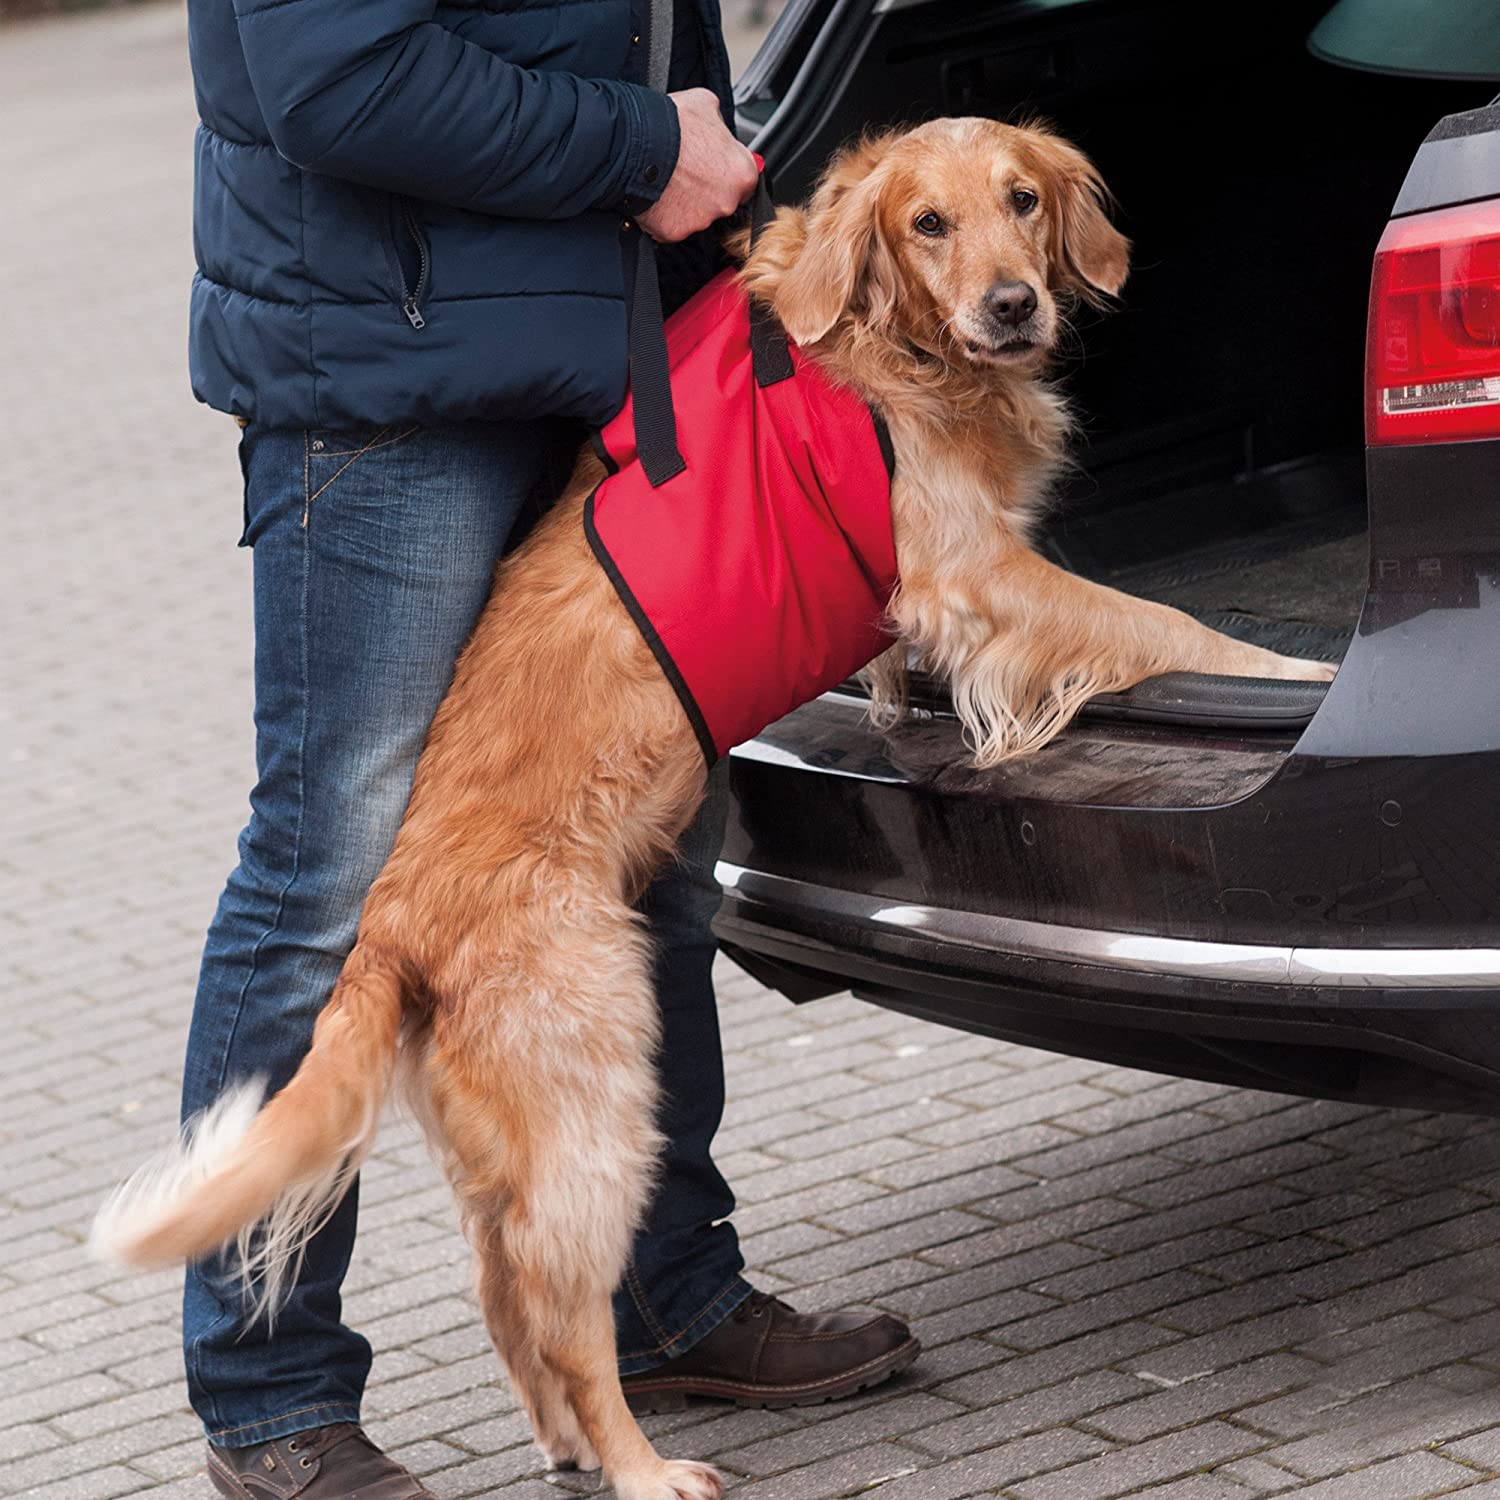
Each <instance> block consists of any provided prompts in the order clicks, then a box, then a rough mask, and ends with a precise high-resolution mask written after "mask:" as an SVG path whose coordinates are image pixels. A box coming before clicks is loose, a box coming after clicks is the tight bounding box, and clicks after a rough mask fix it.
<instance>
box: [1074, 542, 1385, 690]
mask: <svg viewBox="0 0 1500 1500" xmlns="http://www.w3.org/2000/svg"><path fill="white" fill-rule="evenodd" d="M1368 574H1369V546H1368V539H1367V536H1366V532H1365V529H1364V516H1363V515H1362V514H1359V513H1350V514H1348V515H1344V516H1339V517H1327V518H1320V519H1318V520H1316V521H1305V522H1298V523H1294V524H1292V525H1288V526H1285V527H1282V528H1278V530H1277V531H1275V532H1274V533H1272V534H1270V535H1262V536H1257V537H1246V538H1239V539H1236V540H1234V541H1231V542H1225V543H1221V544H1218V545H1215V546H1211V547H1205V548H1202V549H1200V550H1199V551H1196V552H1191V553H1188V554H1186V555H1185V556H1181V557H1174V558H1171V559H1169V560H1166V561H1161V562H1153V563H1146V564H1142V565H1139V566H1136V567H1131V568H1123V569H1120V570H1119V571H1117V572H1112V573H1110V574H1108V575H1107V576H1105V577H1104V578H1102V579H1101V580H1100V581H1101V582H1104V583H1108V584H1110V585H1111V586H1112V587H1114V588H1118V589H1123V590H1125V591H1126V592H1127V593H1131V594H1136V595H1139V596H1140V597H1141V598H1143V599H1154V600H1156V601H1157V602H1158V603H1160V604H1171V605H1174V606H1175V607H1176V608H1178V609H1180V610H1183V611H1184V612H1185V613H1187V614H1190V615H1192V616H1193V617H1194V618H1195V619H1198V620H1201V621H1202V622H1203V623H1204V624H1205V625H1209V626H1212V627H1213V628H1214V629H1215V630H1222V631H1223V632H1224V633H1225V634H1226V635H1232V636H1235V637H1236V638H1237V639H1239V640H1243V641H1250V642H1251V643H1252V644H1254V645H1257V646H1264V647H1266V648H1267V649H1269V650H1272V651H1279V652H1281V653H1283V654H1284V655H1287V656H1307V657H1312V658H1314V659H1316V660H1319V661H1338V660H1339V659H1340V658H1341V657H1342V656H1343V654H1344V651H1345V650H1346V648H1347V647H1348V644H1349V638H1350V636H1352V635H1353V633H1354V625H1355V622H1356V621H1357V620H1358V618H1359V610H1360V604H1361V602H1362V601H1363V599H1364V593H1365V584H1366V581H1367V578H1368Z"/></svg>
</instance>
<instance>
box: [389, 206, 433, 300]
mask: <svg viewBox="0 0 1500 1500" xmlns="http://www.w3.org/2000/svg"><path fill="white" fill-rule="evenodd" d="M386 236H387V241H386V245H387V249H388V251H389V252H390V258H391V269H392V271H393V272H394V274H395V279H396V285H397V287H398V289H399V303H400V307H401V312H402V315H403V316H404V317H405V319H406V321H407V322H408V323H410V324H411V326H412V327H413V328H425V327H426V326H427V316H426V314H425V313H424V311H423V304H424V302H425V301H426V298H427V291H428V288H429V286H430V284H431V281H432V247H431V246H430V245H429V244H428V242H427V234H426V231H424V230H423V228H422V221H421V220H420V219H419V218H418V217H417V209H416V205H415V204H414V203H413V202H412V201H411V199H410V198H406V197H402V196H401V195H400V194H396V193H393V194H392V195H391V200H390V215H389V222H388V223H387V226H386Z"/></svg>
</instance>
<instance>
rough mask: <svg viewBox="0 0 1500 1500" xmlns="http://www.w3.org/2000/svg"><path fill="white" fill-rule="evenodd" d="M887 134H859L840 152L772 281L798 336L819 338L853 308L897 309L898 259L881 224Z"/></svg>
mask: <svg viewBox="0 0 1500 1500" xmlns="http://www.w3.org/2000/svg"><path fill="white" fill-rule="evenodd" d="M889 139H890V138H889V137H884V136H882V137H879V138H875V139H871V140H865V141H861V142H860V144H859V145H857V146H854V147H851V148H850V149H849V150H847V151H845V152H844V153H843V154H842V155H841V156H839V157H837V158H836V159H835V160H834V162H833V163H832V165H831V166H830V167H829V169H828V171H827V173H826V174H825V176H824V178H823V182H822V184H821V186H820V187H819V188H818V191H817V192H816V193H815V194H814V195H813V200H812V202H811V203H810V204H809V205H808V207H807V210H806V212H805V214H804V215H803V216H802V221H801V228H802V241H801V243H800V245H798V246H797V247H796V251H795V254H793V255H792V256H791V257H790V258H789V260H788V263H787V264H786V265H785V266H784V267H783V268H782V270H781V274H780V275H779V276H778V277H777V278H776V285H775V287H774V288H773V289H768V290H770V292H771V300H772V303H773V305H774V306H775V309H776V313H777V316H778V317H779V318H780V319H781V322H782V324H783V326H784V327H785V328H786V331H787V332H788V333H789V334H790V335H791V336H792V338H793V339H795V340H796V341H797V343H799V344H816V343H817V342H818V340H819V339H821V338H823V337H825V336H826V335H827V333H828V331H829V330H830V329H831V328H832V327H833V325H834V324H835V323H837V322H838V320H839V319H840V318H841V317H842V316H843V315H844V314H845V313H846V312H849V311H851V310H858V311H859V312H860V313H862V314H863V315H864V316H865V317H866V318H868V319H869V320H870V321H871V322H874V323H880V322H884V321H886V320H887V319H889V317H890V316H891V315H892V313H893V312H894V311H895V306H896V275H895V265H894V262H893V261H892V259H891V255H890V251H889V250H888V249H887V248H886V245H885V242H884V239H883V238H882V235H881V230H880V191H881V186H882V177H881V173H880V171H879V166H880V162H881V159H882V158H883V157H884V156H885V151H886V146H887V144H888V142H889Z"/></svg>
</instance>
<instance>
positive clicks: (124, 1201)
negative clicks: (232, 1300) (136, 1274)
mask: <svg viewBox="0 0 1500 1500" xmlns="http://www.w3.org/2000/svg"><path fill="white" fill-rule="evenodd" d="M406 990H407V984H406V981H405V979H404V976H403V974H402V971H401V969H400V967H399V966H387V965H384V964H381V963H380V962H378V961H372V960H370V959H367V958H365V957H364V956H363V955H362V954H361V953H360V952H359V950H356V951H355V953H353V954H351V955H350V958H349V961H348V963H347V964H346V965H345V968H344V973H343V976H342V977H341V978H340V980H339V984H338V988H337V989H336V990H335V991H334V994H333V998H332V999H331V1000H330V1001H329V1002H328V1005H327V1007H326V1008H325V1009H324V1011H323V1013H322V1014H321V1015H320V1016H319V1017H318V1023H317V1026H316V1028H315V1029H314V1032H313V1044H312V1048H311V1050H310V1051H309V1052H308V1054H307V1056H306V1057H305V1058H304V1059H303V1061H302V1065H301V1067H299V1068H298V1070H297V1072H296V1075H295V1076H294V1077H293V1079H292V1081H291V1082H290V1083H289V1084H287V1086H286V1087H285V1088H284V1089H282V1090H281V1092H280V1093H278V1094H277V1095H276V1096H275V1098H273V1099H272V1100H271V1101H270V1103H269V1104H267V1105H266V1106H265V1108H264V1109H261V1108H260V1103H261V1099H262V1097H263V1093H264V1088H263V1085H262V1084H260V1083H259V1082H255V1083H250V1084H241V1085H237V1086H235V1087H232V1088H230V1089H228V1090H226V1092H225V1093H224V1094H223V1096H222V1097H221V1098H220V1099H219V1101H218V1102H217V1103H216V1104H214V1105H213V1107H212V1108H210V1109H209V1110H207V1111H205V1112H204V1113H203V1114H202V1115H200V1116H198V1118H197V1119H196V1120H193V1121H191V1122H190V1123H189V1124H188V1126H187V1127H186V1128H185V1129H184V1131H183V1133H182V1138H181V1140H180V1141H179V1142H178V1143H177V1145H176V1146H175V1147H173V1148H172V1149H171V1150H169V1151H167V1152H165V1153H164V1154H163V1155H162V1156H161V1157H159V1158H157V1159H156V1160H155V1161H151V1162H148V1163H147V1164H146V1165H145V1166H144V1167H142V1168H141V1169H140V1170H139V1171H138V1172H136V1173H135V1174H134V1176H132V1177H131V1178H130V1179H129V1180H128V1181H126V1182H124V1183H123V1184H121V1186H120V1187H118V1188H116V1189H115V1191H114V1193H112V1194H111V1195H110V1197H109V1199H108V1201H107V1202H106V1203H105V1204H104V1206H103V1208H101V1209H100V1211H99V1215H98V1217H97V1219H96V1220H95V1222H94V1229H93V1234H92V1236H91V1239H90V1248H91V1249H92V1251H93V1252H94V1254H95V1255H97V1256H99V1257H100V1258H101V1259H105V1260H110V1261H114V1262H116V1263H118V1264H123V1265H127V1266H131V1267H135V1268H139V1269H148V1268H155V1267H161V1266H167V1265H171V1264H173V1263H177V1262H181V1261H185V1260H193V1259H196V1258H197V1257H199V1256H202V1255H207V1254H209V1253H210V1252H212V1251H215V1250H218V1249H220V1248H221V1247H223V1246H225V1245H227V1244H229V1243H230V1242H231V1241H234V1242H235V1243H236V1247H237V1259H238V1272H239V1275H240V1278H241V1280H242V1282H243V1286H244V1291H245V1294H246V1300H247V1304H248V1306H249V1309H250V1313H251V1316H252V1317H253V1316H258V1315H259V1314H261V1313H266V1314H268V1315H270V1316H274V1314H275V1310H276V1307H277V1306H278V1304H279V1302H280V1300H281V1298H282V1296H283V1294H284V1293H285V1291H286V1290H287V1289H288V1288H289V1286H290V1284H291V1282H292V1281H294V1280H295V1279H296V1274H297V1271H298V1269H299V1268H300V1266H301V1262H302V1256H303V1254H304V1253H305V1251H306V1248H307V1243H308V1241H309V1240H310V1239H312V1237H313V1236H314V1235H315V1234H316V1233H317V1232H318V1230H319V1229H321V1228H322V1226H323V1225H324V1224H325V1223H327V1221H328V1218H329V1216H330V1215H331V1214H332V1213H333V1211H334V1209H336V1208H337V1207H338V1204H339V1201H340V1200H341V1199H342V1198H343V1196H344V1193H345V1192H346V1191H347V1190H348V1187H349V1184H350V1182H351V1181H352V1180H353V1178H354V1174H355V1173H356V1172H357V1171H358V1170H359V1166H360V1163H361V1161H363V1159H364V1156H365V1154H366V1152H367V1151H368V1150H369V1148H370V1144H371V1142H372V1141H373V1140H374V1137H375V1130H376V1126H377V1124H378V1123H379V1119H380V1110H381V1105H382V1104H383V1103H384V1100H385V1096H386V1092H387V1089H388V1087H389V1083H390V1078H391V1072H392V1066H393V1064H394V1062H395V1059H396V1049H397V1045H398V1043H399V1041H400V1036H401V1021H402V1011H403V1001H404V999H405V995H406Z"/></svg>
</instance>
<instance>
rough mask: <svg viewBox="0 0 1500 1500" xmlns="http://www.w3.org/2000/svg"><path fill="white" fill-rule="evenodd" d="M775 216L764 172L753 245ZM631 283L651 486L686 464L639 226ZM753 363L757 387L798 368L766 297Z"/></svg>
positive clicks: (634, 386) (652, 264) (657, 293)
mask: <svg viewBox="0 0 1500 1500" xmlns="http://www.w3.org/2000/svg"><path fill="white" fill-rule="evenodd" d="M775 216H776V205H775V203H774V202H772V200H771V188H770V184H769V183H768V182H767V180H766V174H765V173H764V172H762V173H761V174H760V178H759V180H758V181H757V182H756V184H755V194H754V196H753V197H752V198H751V200H750V243H751V245H752V246H753V245H754V244H755V242H756V241H757V240H758V239H759V238H760V236H761V233H762V232H763V231H764V229H765V227H766V225H768V224H769V223H770V222H771V220H772V219H773V218H775ZM630 232H631V233H632V234H634V235H635V236H636V237H637V244H636V253H635V257H634V273H633V276H632V280H631V288H630V390H631V397H632V399H633V401H634V402H635V451H636V453H637V454H638V455H639V456H640V461H641V468H642V469H643V470H644V471H645V474H646V478H647V479H648V480H649V481H650V483H651V487H652V488H653V489H655V488H656V487H657V486H658V485H662V484H665V483H666V482H667V480H669V479H671V478H672V477H673V476H674V475H677V474H680V473H681V472H682V471H683V470H684V469H685V468H687V460H686V459H684V458H683V456H682V452H681V450H680V449H679V448H678V446H677V414H676V412H675V411H674V409H673V406H672V378H671V367H670V365H669V363H668V360H667V330H666V326H665V324H664V322H663V320H662V312H661V285H660V283H659V281H658V280H657V274H656V243H655V241H654V240H652V238H651V236H650V235H649V234H647V233H646V232H645V230H643V229H642V228H641V227H640V226H639V225H635V226H634V227H633V228H632V229H631V231H630ZM750 362H751V367H752V369H753V370H754V372H755V383H756V384H757V385H758V386H762V387H764V386H768V385H775V384H777V382H778V381H782V380H790V379H791V378H792V376H793V375H794V374H796V369H795V367H794V366H793V364H792V351H791V347H790V345H789V344H788V342H787V336H786V330H785V329H784V328H783V327H782V326H781V324H780V322H779V321H778V320H777V318H776V314H775V313H774V312H772V311H771V309H770V308H769V307H768V306H767V305H766V304H765V303H764V302H757V301H752V302H751V303H750Z"/></svg>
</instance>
